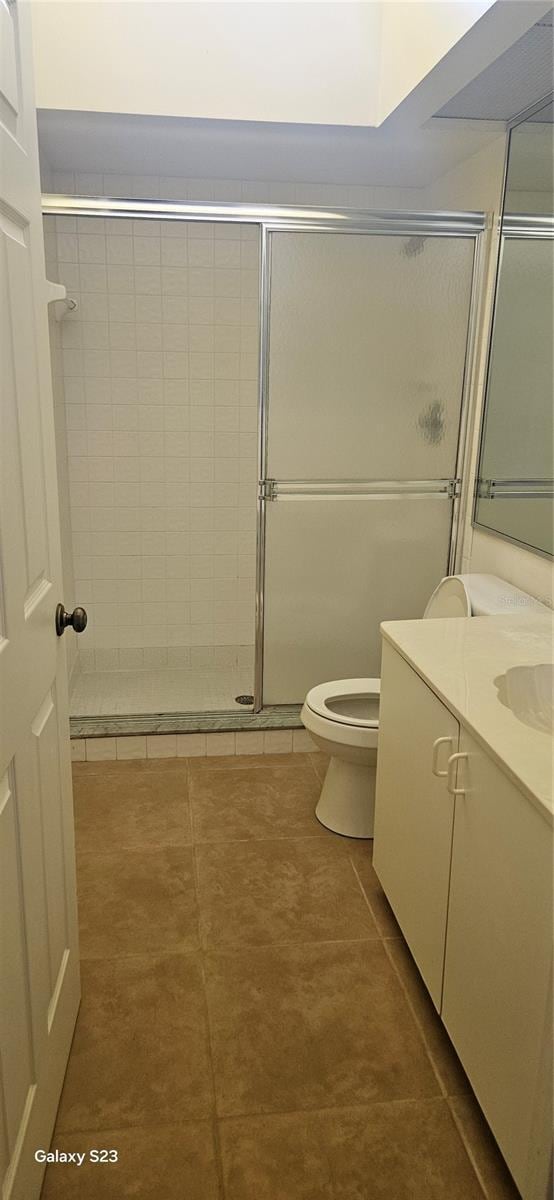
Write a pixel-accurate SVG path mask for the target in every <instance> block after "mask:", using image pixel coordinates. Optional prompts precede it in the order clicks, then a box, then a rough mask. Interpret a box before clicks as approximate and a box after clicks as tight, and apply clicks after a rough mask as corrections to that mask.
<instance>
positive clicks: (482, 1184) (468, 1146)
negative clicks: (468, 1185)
mask: <svg viewBox="0 0 554 1200" xmlns="http://www.w3.org/2000/svg"><path fill="white" fill-rule="evenodd" d="M451 1101H452V1097H451V1096H447V1097H446V1103H447V1105H448V1111H449V1113H450V1119H451V1121H452V1122H453V1124H454V1125H455V1127H456V1130H457V1132H458V1136H459V1138H460V1141H461V1143H462V1145H463V1147H464V1150H465V1152H466V1154H467V1156H468V1158H469V1161H470V1163H471V1165H472V1167H473V1170H474V1172H475V1175H476V1177H477V1182H478V1184H479V1187H480V1188H481V1191H482V1193H483V1196H484V1197H485V1200H489V1191H488V1188H487V1186H486V1183H485V1180H484V1178H483V1175H482V1173H481V1169H480V1167H479V1164H478V1162H477V1159H476V1157H475V1155H474V1153H473V1150H472V1147H471V1144H470V1142H469V1139H468V1138H467V1137H466V1133H465V1130H464V1127H463V1124H462V1122H461V1121H460V1120H459V1118H458V1116H457V1113H456V1112H455V1110H454V1109H453V1107H452V1103H451ZM484 1119H485V1118H484V1117H483V1120H484Z"/></svg>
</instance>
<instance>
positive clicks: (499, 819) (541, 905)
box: [442, 729, 552, 1200]
mask: <svg viewBox="0 0 554 1200" xmlns="http://www.w3.org/2000/svg"><path fill="white" fill-rule="evenodd" d="M545 736H547V735H546V734H545ZM460 750H461V751H463V752H465V753H466V754H467V761H466V762H462V763H461V764H460V766H459V768H458V771H459V776H458V786H462V787H463V788H464V789H465V794H464V795H460V796H457V797H456V815H455V819H454V838H453V843H452V873H451V882H450V903H449V912H448V933H447V940H446V959H445V967H444V996H443V1007H442V1018H443V1021H444V1023H445V1025H446V1028H447V1030H448V1032H449V1034H450V1037H451V1038H452V1041H453V1043H454V1045H455V1047H456V1050H457V1051H458V1054H459V1055H460V1058H461V1060H462V1062H463V1064H464V1067H465V1070H466V1071H467V1074H468V1076H469V1079H470V1082H471V1086H472V1087H473V1090H474V1092H475V1095H476V1096H477V1099H478V1101H479V1104H480V1105H481V1108H482V1109H483V1112H484V1114H485V1116H486V1118H487V1120H488V1122H489V1124H490V1126H491V1128H492V1130H493V1133H494V1136H495V1138H496V1140H497V1142H498V1145H499V1146H500V1149H501V1151H502V1153H503V1155H504V1157H505V1159H506V1162H507V1163H508V1166H509V1167H510V1170H511V1172H512V1174H513V1176H514V1179H515V1181H516V1183H517V1185H518V1188H519V1190H520V1192H521V1194H522V1196H523V1197H524V1198H525V1200H546V1198H547V1196H551V1195H552V1189H551V1182H552V1181H551V1180H550V1186H549V1182H548V1181H549V1175H550V1169H551V1156H552V1056H551V1049H550V1050H549V1049H548V1046H549V1043H550V1046H551V1038H552V992H551V978H552V828H551V826H550V824H549V823H548V821H547V820H546V819H545V817H544V816H543V814H542V813H541V812H539V811H538V810H537V809H536V808H535V807H534V806H533V805H532V804H531V803H530V801H529V800H528V799H527V798H526V797H525V796H523V795H522V794H521V792H519V791H518V789H517V788H516V787H514V785H513V783H511V782H510V780H508V779H507V778H506V776H505V775H504V774H503V772H502V771H500V770H499V768H498V767H497V766H496V765H495V763H493V762H492V761H491V760H490V758H489V757H488V756H487V755H486V754H484V753H483V750H482V749H481V747H480V746H479V745H478V744H477V742H476V741H475V740H474V739H473V738H472V737H470V735H469V734H468V733H466V731H465V730H464V729H462V732H461V736H460ZM545 1084H546V1086H545Z"/></svg>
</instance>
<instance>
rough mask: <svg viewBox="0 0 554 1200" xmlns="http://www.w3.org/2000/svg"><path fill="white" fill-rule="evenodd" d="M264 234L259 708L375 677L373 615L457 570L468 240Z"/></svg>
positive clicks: (418, 595)
mask: <svg viewBox="0 0 554 1200" xmlns="http://www.w3.org/2000/svg"><path fill="white" fill-rule="evenodd" d="M268 242H269V245H268V257H269V262H268V279H269V285H268V286H269V290H268V301H269V303H268V307H267V325H266V337H267V342H268V360H267V375H266V380H265V410H266V411H265V438H264V453H263V459H264V462H263V472H262V473H263V476H264V478H263V480H262V485H261V492H262V499H261V506H262V514H261V518H262V533H263V534H264V535H265V556H264V557H265V569H264V572H263V597H262V600H263V703H264V704H285V703H296V702H299V701H301V700H302V699H303V697H304V695H305V693H306V691H307V690H308V688H310V687H312V686H314V685H315V684H317V683H320V682H323V681H325V680H327V679H333V678H337V677H341V676H365V675H370V676H371V675H378V674H379V670H380V639H379V624H380V622H381V621H383V620H386V619H398V618H410V617H418V616H421V614H422V612H423V609H424V606H425V603H426V601H427V599H428V597H429V595H430V593H431V591H432V590H433V588H434V587H435V586H436V584H437V583H438V581H439V579H440V578H441V576H442V575H443V574H444V573H445V572H446V571H447V569H448V559H449V547H450V535H451V525H452V505H453V497H454V495H455V491H456V473H457V461H458V443H459V433H460V420H461V406H462V395H463V391H464V369H465V360H466V345H467V334H468V318H469V310H470V298H471V289H472V276H473V264H474V254H475V239H474V238H472V237H465V236H458V237H456V236H444V237H443V236H436V235H433V236H429V237H427V236H418V235H416V236H414V235H408V236H405V235H403V236H400V235H399V234H396V233H395V232H394V231H393V232H391V233H387V234H384V233H383V234H373V233H341V232H334V231H333V232H322V231H317V232H316V231H314V232H305V231H300V230H290V231H276V232H273V233H271V234H269V235H268ZM260 633H262V627H261V625H260Z"/></svg>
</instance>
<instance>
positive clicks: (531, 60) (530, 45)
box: [437, 12, 554, 121]
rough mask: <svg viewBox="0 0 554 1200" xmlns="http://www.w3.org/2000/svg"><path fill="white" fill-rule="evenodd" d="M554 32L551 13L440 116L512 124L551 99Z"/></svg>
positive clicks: (459, 93) (478, 76) (553, 68)
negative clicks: (538, 103) (511, 121)
mask: <svg viewBox="0 0 554 1200" xmlns="http://www.w3.org/2000/svg"><path fill="white" fill-rule="evenodd" d="M553 32H554V31H553V28H552V12H550V13H547V14H546V15H545V16H544V17H543V18H542V19H541V20H540V21H538V22H537V24H536V25H533V27H532V29H529V30H528V31H527V33H525V34H524V35H523V37H521V38H518V40H517V42H515V44H514V45H513V46H510V48H509V50H506V51H505V52H504V54H501V55H500V56H499V57H498V58H497V59H496V60H495V62H493V63H491V64H490V66H489V67H487V68H486V70H484V71H482V72H481V73H480V74H479V75H477V77H476V78H475V79H472V81H471V83H469V84H467V86H466V87H465V88H463V89H462V91H461V92H458V94H457V95H456V96H453V97H452V99H451V100H449V101H448V104H445V105H444V106H443V108H441V109H440V111H439V112H438V113H437V116H438V117H465V118H468V117H471V118H473V119H477V120H490V121H509V120H511V119H512V118H513V117H515V116H517V114H518V113H521V112H523V111H524V110H525V109H526V108H529V106H530V105H532V104H534V103H535V102H536V101H537V100H539V99H541V98H542V97H543V96H547V95H548V93H549V92H550V91H552V87H553V83H554V39H553Z"/></svg>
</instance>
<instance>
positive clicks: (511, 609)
mask: <svg viewBox="0 0 554 1200" xmlns="http://www.w3.org/2000/svg"><path fill="white" fill-rule="evenodd" d="M546 611H547V610H546V608H545V606H544V604H541V603H540V600H535V598H534V596H529V595H528V594H527V592H522V591H521V590H520V588H516V587H514V586H513V584H512V583H506V581H505V580H504V579H499V578H498V576H497V575H477V574H476V575H447V576H446V577H445V578H444V579H441V582H440V583H439V585H438V587H436V588H435V590H434V592H433V595H432V596H431V598H430V600H429V602H428V604H427V608H426V609H425V612H424V614H423V616H424V617H489V616H493V615H495V614H499V613H504V614H505V615H506V614H507V613H517V612H546Z"/></svg>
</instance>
